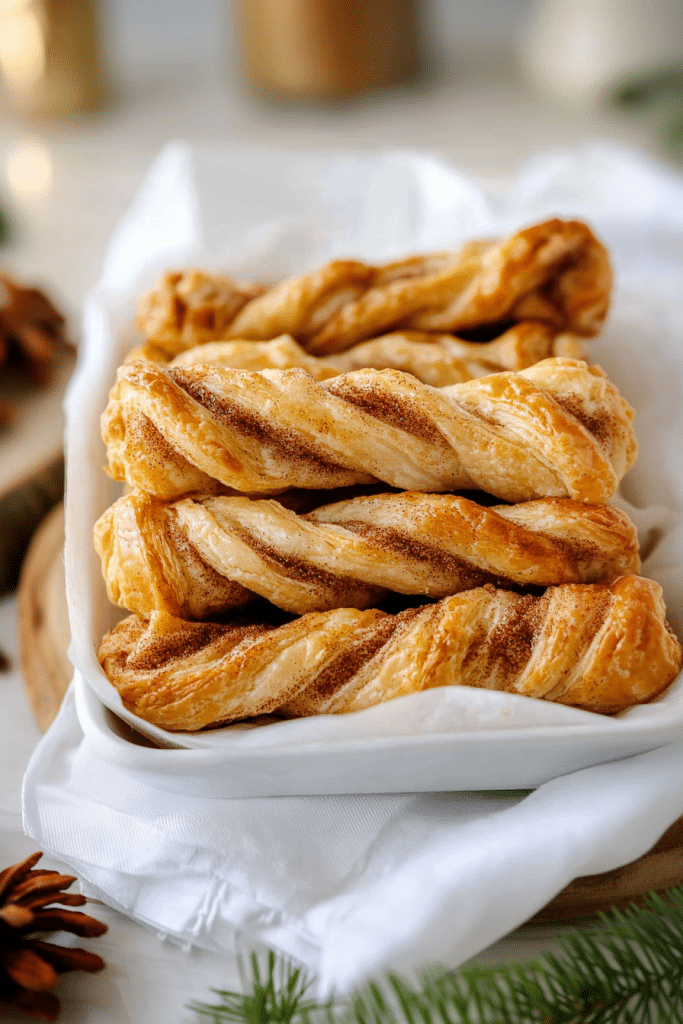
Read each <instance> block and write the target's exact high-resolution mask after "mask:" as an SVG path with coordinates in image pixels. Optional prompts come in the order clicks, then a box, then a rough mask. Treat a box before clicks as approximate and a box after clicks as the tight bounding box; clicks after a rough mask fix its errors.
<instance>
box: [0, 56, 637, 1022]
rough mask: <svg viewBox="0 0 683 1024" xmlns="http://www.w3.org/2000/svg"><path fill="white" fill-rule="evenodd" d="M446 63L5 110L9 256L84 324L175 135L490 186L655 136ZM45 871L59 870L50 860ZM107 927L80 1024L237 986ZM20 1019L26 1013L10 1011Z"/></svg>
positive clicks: (6, 707) (521, 936)
mask: <svg viewBox="0 0 683 1024" xmlns="http://www.w3.org/2000/svg"><path fill="white" fill-rule="evenodd" d="M470 64H471V66H468V67H464V66H463V65H460V66H458V67H455V66H454V67H452V69H451V72H450V73H448V74H446V75H445V76H444V78H443V80H442V81H441V82H440V83H437V84H434V85H432V86H429V87H428V86H427V85H426V84H424V85H421V86H419V87H416V88H414V89H412V90H401V91H395V92H390V93H383V94H377V95H376V96H375V97H372V98H370V99H368V100H367V101H364V102H360V101H359V102H357V103H352V104H348V105H343V106H339V107H336V108H334V109H331V108H325V107H319V106H318V107H314V108H311V109H305V108H301V107H299V108H291V109H290V108H286V107H279V106H268V105H262V104H259V103H258V101H256V100H254V99H253V98H250V97H248V96H246V95H245V94H244V93H243V92H242V91H240V90H239V89H238V88H237V86H236V85H235V83H234V82H233V83H230V82H229V81H228V76H226V75H223V74H222V73H219V72H217V71H215V70H211V69H208V70H204V71H202V70H201V69H200V70H197V67H196V65H190V64H189V63H187V62H185V63H183V62H182V61H177V62H174V63H173V64H169V63H165V64H159V65H157V66H155V65H154V64H152V63H147V64H146V65H145V66H144V67H140V68H138V70H137V72H136V74H135V75H134V76H133V77H132V78H131V79H129V81H128V82H127V84H126V86H125V88H124V89H123V90H122V91H121V93H120V95H119V100H118V103H117V104H116V105H114V106H112V108H111V109H110V110H109V111H107V112H106V113H104V114H102V115H101V116H100V117H99V118H97V119H95V120H92V121H90V122H88V123H84V124H82V125H78V126H75V127H69V128H66V127H64V126H55V125H52V126H37V125H34V124H26V123H23V122H21V121H20V120H19V119H17V118H14V117H12V116H11V115H10V114H5V116H4V119H2V120H0V197H3V199H4V200H5V201H6V200H9V202H10V204H11V207H12V214H13V219H14V221H15V224H16V233H15V236H14V240H13V242H12V244H11V245H10V246H9V247H7V248H5V249H4V250H0V261H1V262H2V264H3V265H5V266H6V267H8V268H10V269H13V270H14V271H15V272H16V273H18V274H21V275H22V276H24V277H26V278H28V279H31V280H36V281H38V282H41V283H42V284H43V285H45V286H46V287H48V288H49V289H50V291H51V292H52V293H53V294H54V295H55V296H56V297H58V298H59V299H60V300H61V301H62V302H63V303H64V305H65V307H66V308H67V310H68V311H69V313H70V315H71V317H72V318H73V320H74V321H75V322H77V319H78V316H79V309H80V304H81V302H82V299H83V296H84V294H85V292H86V290H87V288H88V287H89V286H90V285H91V284H92V283H93V281H94V280H95V279H96V278H97V276H98V273H99V265H100V261H101V258H102V253H103V250H104V247H105V244H106V240H107V238H108V236H109V234H110V232H111V230H112V228H113V226H114V224H115V223H116V221H117V219H118V218H119V217H120V215H121V214H122V212H123V211H124V209H125V208H126V206H127V205H128V203H129V202H130V199H131V197H132V195H133V193H134V191H135V188H136V187H137V185H138V184H139V182H140V180H141V178H142V176H143V174H144V172H145V169H146V167H147V166H148V164H149V163H150V161H151V159H152V158H153V156H154V155H155V153H156V151H157V150H158V148H159V147H160V145H162V144H163V143H164V142H165V141H166V140H167V139H169V138H173V137H175V138H179V137H182V138H187V139H189V140H190V141H209V142H216V141H220V142H223V143H231V142H234V143H245V142H246V143H250V142H254V143H259V144H262V145H267V146H270V147H272V152H271V154H270V155H269V156H268V157H267V158H268V159H273V160H277V150H278V148H282V147H287V148H296V147H303V148H319V147H326V148H327V147H329V148H335V147H338V148H344V147H352V148H365V147H368V146H375V145H399V146H408V147H418V148H429V149H433V150H436V151H438V152H439V153H441V154H442V155H444V156H446V157H447V158H448V159H450V160H451V161H453V162H454V163H456V164H457V165H459V166H460V167H461V168H462V169H463V170H465V171H466V172H468V173H472V174H476V175H478V176H479V177H480V178H482V179H483V180H484V181H485V182H486V183H487V184H488V185H489V186H490V187H491V188H492V189H493V190H494V191H501V190H502V189H504V187H505V184H506V183H507V181H509V180H510V178H511V177H512V175H513V174H514V172H515V171H516V169H517V168H518V167H519V166H520V165H521V163H523V162H524V160H526V159H527V158H529V157H530V156H532V155H533V154H534V153H535V152H536V151H537V150H538V149H539V148H547V147H549V146H553V145H565V144H573V143H576V142H580V141H582V140H583V139H585V138H589V137H596V136H600V137H605V136H607V137H610V138H613V139H617V140H620V141H628V142H632V143H634V144H636V145H640V146H641V147H643V148H651V146H652V143H651V140H650V138H649V135H648V132H647V130H646V129H645V128H644V127H642V126H638V125H636V126H634V125H632V124H631V122H630V121H628V120H626V119H624V118H622V117H618V116H617V115H614V114H612V113H609V112H605V111H598V112H595V113H592V114H586V113H582V114H579V113H578V112H576V111H572V110H562V109H560V108H558V107H552V106H549V105H548V104H547V103H545V102H543V101H541V100H539V99H538V98H537V97H534V96H533V95H532V94H530V93H527V92H525V91H524V89H523V88H522V87H521V86H520V85H519V84H518V83H516V81H515V78H514V75H513V74H512V73H511V71H510V68H509V66H508V65H507V64H506V62H505V61H504V60H501V59H500V57H499V56H496V55H484V56H483V57H481V58H480V59H479V60H478V61H471V62H470ZM15 635H16V601H15V599H14V598H13V597H10V598H6V599H5V600H4V601H2V602H0V647H1V648H2V649H4V650H5V651H6V652H7V653H8V654H9V655H10V657H11V658H12V661H13V669H12V671H10V672H9V673H7V674H4V675H1V676H0V730H1V732H2V743H1V744H0V855H1V856H0V860H1V861H2V866H4V865H6V864H9V863H12V862H14V861H15V860H18V859H20V858H21V857H23V856H25V855H26V854H28V853H29V852H31V849H32V846H31V843H30V841H29V840H27V839H26V837H25V836H24V835H23V832H22V828H21V806H20V786H21V778H22V775H23V771H24V768H25V766H26V764H27V762H28V759H29V757H30V755H31V752H32V750H33V748H34V746H35V744H36V742H37V740H38V738H39V732H38V729H37V727H36V725H35V723H34V721H33V719H32V716H31V713H30V710H29V708H28V705H27V702H26V700H25V697H24V691H23V684H22V680H21V676H20V672H19V669H18V662H17V651H16V639H15ZM45 866H49V867H58V866H59V865H58V864H56V863H55V862H50V861H49V860H48V859H47V858H46V859H45ZM94 913H95V916H100V917H101V918H102V919H104V920H106V922H107V923H108V925H109V931H108V933H107V934H106V935H105V936H104V937H102V938H101V939H98V940H92V941H91V943H90V947H91V948H92V949H94V950H96V951H97V952H99V953H100V954H101V955H102V956H103V957H104V958H105V960H106V961H107V964H108V966H107V969H106V970H105V971H104V972H102V973H101V974H99V975H95V976H89V975H73V976H68V975H67V976H66V977H65V978H63V979H62V982H61V985H60V995H61V998H62V1000H63V1013H62V1020H64V1021H65V1022H78V1024H104V1022H105V1021H106V1022H111V1021H117V1022H121V1024H128V1022H130V1024H158V1022H159V1021H164V1022H165V1024H189V1022H192V1021H196V1020H197V1018H196V1017H195V1015H194V1014H192V1013H191V1012H190V1011H188V1010H186V1009H185V1008H184V1007H185V1006H186V1004H187V1003H188V1002H189V1001H190V1000H192V999H197V998H199V999H201V998H207V997H208V988H209V987H210V986H211V985H215V986H221V987H229V986H231V985H234V984H235V983H236V979H237V975H236V966H235V963H234V961H230V962H226V959H225V958H223V957H220V956H218V955H216V954H209V953H201V952H197V951H193V952H184V951H182V950H180V949H177V948H175V947H173V946H171V945H169V944H168V943H164V942H162V941H161V940H160V939H158V938H157V937H156V936H153V935H151V934H149V933H148V932H146V931H145V930H143V929H142V928H141V927H139V926H137V925H135V924H133V923H131V922H130V921H128V920H126V919H124V918H123V917H121V916H120V915H119V914H117V913H116V912H114V911H111V910H109V909H108V908H106V907H96V908H95V910H94ZM552 934H553V931H552V930H547V929H540V928H526V929H522V930H520V931H519V932H517V933H516V934H515V935H514V936H513V937H512V938H510V939H508V940H505V941H504V942H503V943H499V944H498V946H497V947H495V948H493V949H492V950H490V951H487V953H486V954H484V955H483V959H487V960H491V959H499V958H500V957H508V956H521V957H524V956H526V955H533V954H534V953H535V952H536V951H537V950H538V949H539V948H543V947H545V946H547V944H548V942H549V937H551V936H552ZM5 1019H7V1020H8V1021H11V1022H12V1024H14V1022H15V1021H17V1022H18V1021H20V1020H25V1018H24V1017H22V1016H16V1017H13V1016H12V1015H11V1014H10V1015H9V1016H8V1017H6V1018H5Z"/></svg>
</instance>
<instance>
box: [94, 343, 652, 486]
mask: <svg viewBox="0 0 683 1024" xmlns="http://www.w3.org/2000/svg"><path fill="white" fill-rule="evenodd" d="M632 420H633V411H632V410H631V408H630V406H629V405H628V403H627V402H626V401H625V400H624V399H623V398H622V397H621V396H620V395H619V392H618V391H617V389H616V388H615V387H614V385H613V384H611V383H610V382H609V381H608V379H607V377H606V376H605V374H604V373H603V371H602V370H600V369H599V368H598V367H589V366H587V365H586V364H585V363H583V362H580V361H577V360H569V359H559V358H552V359H545V360H543V361H542V362H540V363H536V364H535V365H534V366H532V367H529V368H528V369H526V370H521V371H519V372H516V373H515V372H507V373H497V374H492V375H489V376H487V377H481V378H479V379H477V380H472V381H467V382H466V383H464V384H455V385H452V386H451V387H448V388H432V387H429V386H428V385H425V384H422V383H421V382H419V381H417V380H415V379H414V378H413V377H411V376H409V375H408V374H406V373H402V372H400V371H398V370H370V369H368V370H357V371H354V372H351V373H346V374H341V375H340V376H337V377H333V378H332V379H330V380H327V381H322V382H317V381H314V380H313V379H312V378H311V377H310V375H309V374H308V373H306V372H305V371H303V370H263V371H260V372H248V371H241V370H226V369H223V368H221V367H217V366H207V365H205V364H202V365H199V366H188V367H182V366H178V367H164V366H160V365H157V364H154V363H150V362H146V361H144V360H137V361H133V362H130V363H126V364H124V365H123V366H122V367H121V368H120V369H119V374H118V380H117V383H116V385H115V386H114V388H113V389H112V391H111V393H110V400H109V404H108V406H107V409H106V410H105V413H104V415H103V417H102V429H103V438H104V441H105V443H106V445H107V449H108V455H109V472H110V474H111V476H113V477H114V479H117V480H125V481H126V482H127V483H128V484H130V485H131V486H132V487H136V488H139V489H140V490H144V491H146V492H148V493H150V494H155V495H157V496H159V497H165V498H173V497H177V496H179V495H181V494H187V493H189V492H193V491H203V492H210V491H214V492H215V491H217V490H220V488H221V487H228V488H232V489H234V490H237V491H240V492H243V493H246V494H256V493H260V494H264V493H265V494H267V493H271V494H272V493H276V492H278V491H283V490H286V489H288V488H293V487H303V488H314V489H320V488H322V489H327V488H332V487H343V486H346V485H349V484H354V483H370V482H374V481H376V480H380V481H382V482H384V483H387V484H389V485H390V486H392V487H396V488H398V489H401V490H419V491H434V492H437V491H452V490H457V489H462V488H469V489H473V490H481V491H487V492H488V493H490V494H493V495H495V496H496V497H499V498H501V499H502V500H504V501H528V500H530V499H533V498H537V497H571V498H574V499H576V500H579V501H586V502H591V503H595V504H598V503H601V502H604V501H607V500H609V498H610V497H611V496H612V494H613V493H614V491H615V490H616V487H617V484H618V482H619V480H620V479H621V478H622V476H623V475H624V473H625V472H626V470H627V469H628V468H629V467H630V466H631V465H632V463H633V461H634V459H635V455H636V450H637V446H636V441H635V435H634V432H633V425H632Z"/></svg>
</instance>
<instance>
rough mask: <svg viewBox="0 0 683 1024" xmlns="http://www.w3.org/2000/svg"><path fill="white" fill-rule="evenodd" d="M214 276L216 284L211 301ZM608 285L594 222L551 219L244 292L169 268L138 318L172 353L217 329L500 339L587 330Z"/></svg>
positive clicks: (329, 347)
mask: <svg viewBox="0 0 683 1024" xmlns="http://www.w3.org/2000/svg"><path fill="white" fill-rule="evenodd" d="M192 274H194V275H195V277H194V278H193V277H192ZM193 280H194V281H196V285H195V286H194V287H193ZM214 280H216V281H217V282H218V283H217V292H218V293H220V294H219V295H218V296H214V295H211V296H210V298H209V300H208V301H207V299H206V298H205V293H206V292H207V290H209V291H210V288H211V283H212V281H214ZM611 287H612V273H611V268H610V263H609V258H608V255H607V251H606V250H605V247H604V246H603V245H602V244H601V243H600V242H599V241H598V240H597V239H596V238H595V236H594V235H593V233H592V232H591V230H590V228H588V227H587V226H586V225H585V224H583V223H581V222H580V221H563V220H559V219H553V220H548V221H545V222H543V223H541V224H535V225H533V226H531V227H529V228H526V229H524V230H522V231H518V232H516V233H515V234H513V235H511V236H509V237H507V238H504V239H500V240H495V241H480V240H477V241H473V242H469V243H467V244H466V245H464V246H462V247H461V248H460V249H459V250H457V251H454V252H444V253H431V254H427V255H423V256H414V257H409V258H407V259H403V260H399V261H396V262H393V263H389V264H386V265H384V266H370V265H366V264H364V263H360V262H358V261H355V260H336V261H334V262H332V263H329V264H327V265H326V266H324V267H321V268H319V269H317V270H314V271H313V272H311V273H309V274H305V275H303V276H300V277H294V278H289V279H287V280H286V281H282V282H281V283H280V284H277V285H275V286H273V287H271V288H267V289H265V290H263V292H262V294H260V295H256V296H255V297H254V298H250V299H249V300H248V301H242V299H243V295H244V291H245V290H244V289H243V288H241V286H236V285H234V283H233V282H230V281H229V280H227V279H218V278H217V279H214V278H212V277H210V276H209V275H206V274H201V275H200V272H198V271H195V272H190V273H188V274H173V275H166V277H165V278H164V279H163V280H162V282H161V283H160V284H159V285H158V286H157V288H156V289H155V290H153V291H152V292H151V293H150V294H149V295H147V296H145V298H144V299H143V300H142V301H141V304H140V309H139V314H138V321H137V322H138V326H139V328H140V330H141V331H142V332H143V333H144V334H145V336H146V338H147V339H149V340H152V341H153V342H155V343H157V344H158V345H159V346H160V349H161V350H164V349H165V350H167V351H169V352H170V351H173V352H179V351H181V350H182V349H183V348H186V347H189V346H190V345H193V344H197V343H199V342H203V341H209V340H213V339H216V340H217V339H219V338H242V339H252V340H269V339H271V338H275V337H277V336H279V335H281V334H291V335H293V336H294V337H295V338H296V339H297V341H299V342H300V343H301V344H302V345H303V347H304V348H306V349H308V350H309V351H311V352H313V353H316V354H329V353H331V352H337V351H342V350H344V349H346V348H349V347H350V346H351V345H354V344H356V343H357V342H359V341H362V340H364V339H366V338H372V337H374V336H376V335H378V334H382V333H384V332H386V331H389V330H393V329H396V328H400V329H402V330H418V331H436V332H441V333H443V332H448V333H458V332H459V331H463V330H473V329H474V330H484V332H485V333H486V336H487V337H496V336H497V335H499V334H500V333H501V331H502V330H503V329H505V326H510V325H511V324H514V323H516V322H518V321H522V320H540V321H543V322H544V323H546V324H548V325H549V326H551V327H552V328H553V329H554V330H555V331H556V332H565V331H570V332H572V333H575V334H579V335H584V336H587V337H590V336H593V335H595V334H597V333H598V331H599V330H600V328H601V326H602V323H603V321H604V319H605V316H606V314H607V309H608V306H609V299H610V292H611ZM223 294H224V295H225V302H224V305H223V306H221V298H220V295H223Z"/></svg>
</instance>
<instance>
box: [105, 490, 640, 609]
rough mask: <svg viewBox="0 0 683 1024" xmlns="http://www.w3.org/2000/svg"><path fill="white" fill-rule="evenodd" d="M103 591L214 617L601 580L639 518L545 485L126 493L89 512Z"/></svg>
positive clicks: (623, 556) (632, 558)
mask: <svg viewBox="0 0 683 1024" xmlns="http://www.w3.org/2000/svg"><path fill="white" fill-rule="evenodd" d="M95 547H96V548H97V551H98V553H99V555H100V558H101V559H102V570H103V574H104V578H105V581H106V583H107V590H108V593H109V597H110V599H111V600H112V601H113V602H114V603H115V604H118V605H119V606H121V607H123V608H127V609H128V610H129V611H134V612H139V613H141V614H143V615H145V614H149V613H150V612H152V611H165V612H168V613H169V614H171V615H175V616H178V617H181V618H187V619H204V618H210V617H211V616H212V615H215V614H217V613H220V612H224V611H226V610H227V609H230V608H238V607H240V606H243V605H245V604H247V603H248V602H250V601H252V600H253V599H254V597H255V596H260V597H264V598H266V599H267V600H268V601H270V602H272V603H273V604H275V605H277V606H278V607H279V608H282V609H284V610H286V611H289V612H294V613H296V614H299V615H301V614H304V613H305V612H310V611H325V610H329V609H332V608H338V607H353V608H368V607H371V606H372V605H376V604H377V603H378V602H379V601H381V600H382V599H383V598H384V597H385V596H386V594H387V593H388V592H394V593H399V594H422V595H425V596H429V597H432V598H441V597H445V596H447V595H449V594H454V593H457V592H458V591H461V590H466V589H470V588H473V587H478V586H481V585H483V584H485V583H493V584H495V585H497V586H502V587H506V586H507V587H509V586H516V587H528V586H530V585H531V586H537V587H538V586H541V587H544V586H550V585H553V584H561V583H574V582H575V583H592V582H609V581H611V580H612V579H614V578H615V577H617V576H620V575H623V574H624V573H637V572H638V570H639V568H640V562H639V558H638V541H637V537H636V529H635V527H634V525H633V524H632V523H631V522H630V520H629V519H628V517H627V516H626V515H625V514H624V513H622V512H619V511H618V510H617V509H614V508H611V507H609V506H606V505H585V504H582V503H581V502H575V501H572V500H571V499H569V498H546V499H539V500H537V501H532V502H526V503H522V504H519V505H511V506H507V505H502V506H495V507H484V506H482V505H479V504H477V503H476V502H474V501H472V500H469V499H467V498H464V497H455V496H453V495H446V494H421V493H419V492H414V491H413V492H404V493H402V494H376V495H370V496H366V497H357V498H352V499H350V500H347V501H342V502H336V503H334V504H331V505H325V506H323V507H321V508H318V509H316V510H315V511H312V512H309V513H306V514H304V515H297V514H296V513H295V512H293V511H290V510H289V509H286V508H284V507H283V506H282V505H281V504H280V503H279V502H277V501H274V500H270V501H259V500H250V499H249V498H246V497H205V498H184V499H182V500H180V501H177V502H174V503H172V504H169V503H166V502H163V501H159V500H158V499H154V498H152V497H150V496H149V495H147V494H144V493H142V492H140V491H137V492H133V493H130V494H127V495H126V496H125V497H123V498H120V499H119V500H118V501H117V502H116V503H115V504H114V505H113V506H112V507H111V508H110V509H108V510H107V511H106V512H105V513H104V514H103V515H102V516H101V517H100V519H99V520H98V522H97V524H96V525H95Z"/></svg>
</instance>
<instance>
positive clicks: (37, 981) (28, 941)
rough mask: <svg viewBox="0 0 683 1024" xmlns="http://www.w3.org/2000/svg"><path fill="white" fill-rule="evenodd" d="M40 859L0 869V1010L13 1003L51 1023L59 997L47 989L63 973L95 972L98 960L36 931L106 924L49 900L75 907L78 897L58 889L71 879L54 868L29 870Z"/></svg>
mask: <svg viewBox="0 0 683 1024" xmlns="http://www.w3.org/2000/svg"><path fill="white" fill-rule="evenodd" d="M41 857H42V854H41V853H33V854H31V856H30V857H27V858H26V860H24V861H22V862H21V863H20V864H15V865H14V866H12V867H9V868H5V870H4V871H0V1012H1V1011H2V1010H3V1009H5V1008H6V1007H9V1006H15V1007H18V1008H19V1009H21V1010H23V1011H24V1012H25V1013H28V1014H29V1015H30V1016H32V1017H35V1018H37V1019H39V1020H48V1021H53V1020H56V1019H57V1016H58V1014H59V1000H58V998H57V996H56V995H54V993H53V992H51V991H50V989H52V988H54V987H55V985H56V984H57V982H58V980H59V979H58V975H59V974H62V973H64V972H65V971H77V970H80V971H99V970H101V969H102V968H103V967H104V960H102V958H101V957H99V956H96V955H95V954H94V953H89V952H87V950H85V949H72V948H67V947H65V946H58V945H55V944H54V943H51V942H43V941H41V940H40V939H39V938H37V937H36V935H37V933H39V932H55V931H65V932H72V934H74V935H80V936H86V937H88V938H90V937H91V936H93V935H102V934H103V932H106V930H107V926H106V924H103V923H102V922H101V921H96V920H95V918H93V917H89V916H88V915H87V914H81V913H79V912H78V911H73V910H64V909H63V908H62V907H59V906H51V904H55V903H61V904H62V905H63V906H67V907H80V906H82V905H83V904H84V903H85V902H86V899H85V897H84V896H79V895H77V894H76V893H66V892H63V891H62V890H63V889H68V887H69V886H70V885H71V884H72V882H74V881H75V878H74V877H73V876H71V875H60V874H59V872H58V871H44V870H37V871H34V870H32V868H33V865H34V864H36V863H37V862H38V861H39V860H40V858H41Z"/></svg>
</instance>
